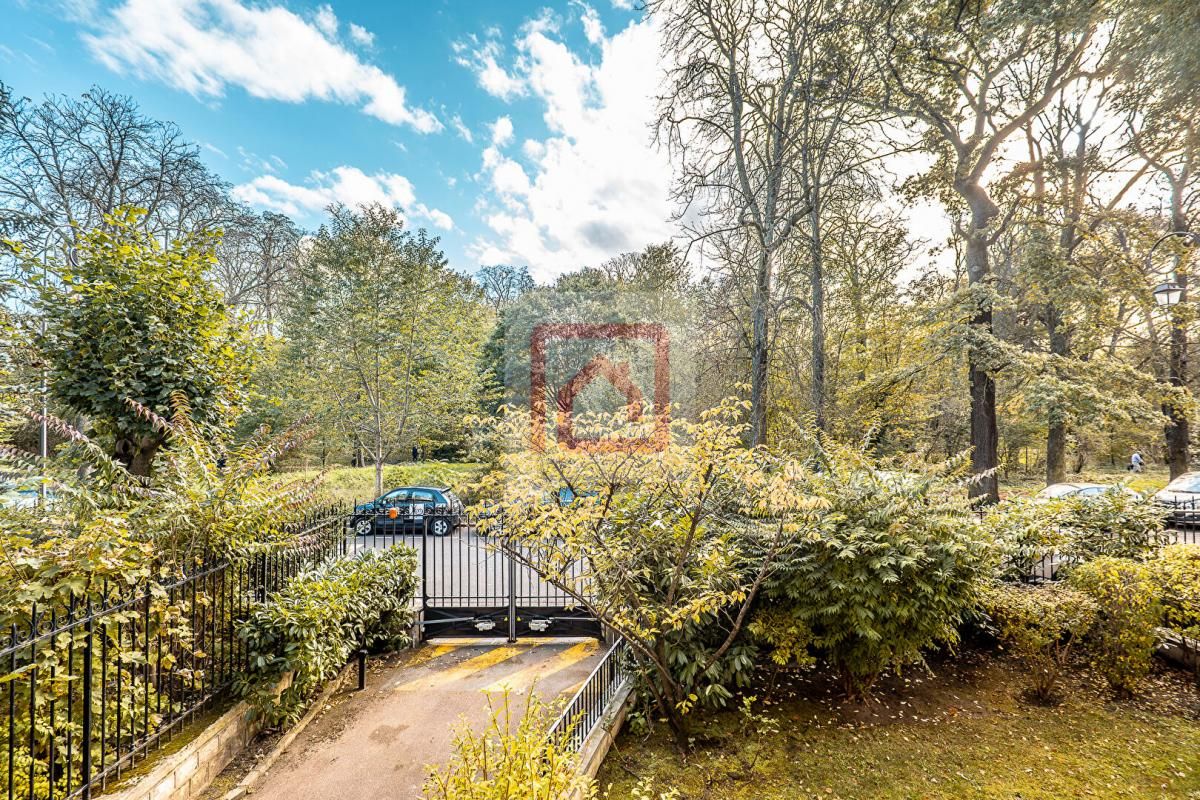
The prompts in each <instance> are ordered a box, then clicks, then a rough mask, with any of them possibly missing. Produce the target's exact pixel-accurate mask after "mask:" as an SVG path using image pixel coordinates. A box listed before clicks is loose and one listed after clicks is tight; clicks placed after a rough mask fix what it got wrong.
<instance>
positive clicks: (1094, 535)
mask: <svg viewBox="0 0 1200 800" xmlns="http://www.w3.org/2000/svg"><path fill="white" fill-rule="evenodd" d="M1064 512H1065V520H1064V525H1065V527H1066V529H1067V531H1068V534H1069V541H1068V544H1067V550H1066V553H1065V555H1066V556H1067V558H1068V559H1069V560H1071V561H1076V562H1078V561H1088V560H1090V559H1093V558H1100V557H1102V556H1111V557H1113V558H1131V559H1134V560H1142V559H1145V558H1149V557H1151V556H1152V555H1154V554H1155V553H1156V552H1158V550H1160V549H1161V548H1162V547H1164V546H1165V545H1167V544H1169V543H1170V541H1171V536H1170V534H1169V533H1167V531H1166V529H1165V525H1164V523H1165V520H1166V515H1165V512H1164V511H1163V507H1162V506H1160V505H1158V504H1157V503H1155V502H1154V501H1153V500H1151V499H1149V498H1144V497H1141V496H1139V495H1135V494H1129V493H1128V492H1122V491H1111V492H1105V493H1104V494H1101V495H1099V496H1096V497H1091V498H1072V499H1069V500H1067V501H1066V502H1065V503H1064Z"/></svg>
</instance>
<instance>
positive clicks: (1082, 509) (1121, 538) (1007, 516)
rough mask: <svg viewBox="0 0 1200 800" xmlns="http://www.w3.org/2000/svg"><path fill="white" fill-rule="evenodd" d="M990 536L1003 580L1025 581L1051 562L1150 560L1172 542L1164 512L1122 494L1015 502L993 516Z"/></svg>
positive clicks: (987, 520) (986, 524)
mask: <svg viewBox="0 0 1200 800" xmlns="http://www.w3.org/2000/svg"><path fill="white" fill-rule="evenodd" d="M983 528H984V530H985V531H986V532H987V534H988V535H989V536H990V537H992V538H993V539H995V540H996V541H997V542H998V543H999V544H1000V546H1001V550H1002V553H1003V556H1004V558H1003V561H1002V562H1001V576H1002V577H1004V578H1007V579H1011V580H1023V579H1026V578H1028V577H1029V576H1030V575H1032V574H1033V572H1034V570H1035V568H1036V567H1037V565H1038V564H1039V563H1040V562H1041V561H1042V560H1043V559H1045V558H1048V557H1050V556H1057V557H1058V560H1059V563H1060V564H1063V565H1067V568H1069V566H1070V565H1073V564H1079V563H1083V562H1085V561H1089V560H1091V559H1093V558H1099V557H1101V556H1112V557H1115V558H1131V559H1135V560H1142V559H1145V558H1149V557H1150V556H1152V555H1153V554H1154V553H1155V552H1157V551H1158V550H1159V549H1160V548H1161V547H1163V546H1164V545H1165V544H1167V543H1168V542H1169V541H1170V534H1169V533H1168V532H1167V531H1166V529H1165V517H1164V514H1163V510H1162V507H1161V506H1159V505H1157V504H1156V503H1154V502H1153V501H1152V500H1150V499H1147V498H1143V497H1141V496H1139V495H1136V494H1133V493H1131V492H1125V491H1121V490H1118V489H1114V490H1112V491H1107V492H1104V493H1102V494H1099V495H1092V496H1089V497H1072V498H1065V499H1046V498H1038V497H1033V498H1014V499H1010V500H1006V501H1004V502H1003V503H999V504H997V505H995V506H993V507H992V508H991V509H989V510H988V512H987V514H986V515H985V516H984V519H983Z"/></svg>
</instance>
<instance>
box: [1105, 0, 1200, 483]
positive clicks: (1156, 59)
mask: <svg viewBox="0 0 1200 800" xmlns="http://www.w3.org/2000/svg"><path fill="white" fill-rule="evenodd" d="M1198 29H1200V10H1198V9H1197V7H1196V4H1195V3H1189V2H1186V0H1140V2H1136V3H1134V7H1133V10H1132V13H1131V14H1129V15H1128V19H1127V20H1126V23H1125V27H1124V28H1123V29H1122V34H1123V35H1122V36H1121V37H1120V43H1121V45H1122V47H1123V55H1124V59H1123V63H1122V70H1121V76H1122V78H1123V91H1122V92H1121V100H1122V101H1123V105H1124V107H1125V110H1126V114H1127V120H1128V140H1129V147H1130V149H1131V150H1132V151H1133V152H1134V153H1136V154H1137V155H1138V156H1139V157H1140V158H1141V159H1142V160H1143V161H1144V163H1145V164H1146V165H1147V166H1148V167H1149V168H1150V169H1151V171H1152V174H1153V175H1154V176H1155V178H1156V183H1157V185H1158V188H1159V189H1160V190H1161V193H1162V194H1165V198H1164V200H1165V202H1164V203H1163V204H1162V205H1164V206H1165V207H1166V209H1167V216H1168V219H1167V232H1169V233H1173V234H1182V235H1180V236H1177V237H1175V238H1174V240H1173V242H1172V243H1173V244H1174V245H1177V246H1180V247H1179V248H1178V249H1176V250H1175V269H1174V280H1175V282H1176V283H1178V284H1179V285H1180V286H1181V287H1182V289H1183V294H1182V297H1181V301H1180V303H1179V304H1177V305H1176V306H1175V307H1174V308H1172V309H1170V312H1169V323H1170V337H1169V344H1168V353H1167V380H1168V382H1169V384H1170V385H1171V387H1172V388H1173V389H1175V393H1174V395H1172V396H1169V397H1168V400H1167V402H1165V403H1164V405H1163V413H1164V414H1165V415H1166V417H1167V424H1166V426H1165V428H1164V436H1165V443H1166V460H1167V465H1168V467H1169V468H1170V471H1171V477H1176V476H1178V475H1180V474H1182V473H1184V472H1186V471H1187V470H1188V465H1189V450H1190V446H1191V431H1190V424H1189V420H1188V409H1187V407H1186V405H1187V404H1186V403H1183V402H1181V397H1183V396H1190V388H1189V364H1188V322H1189V321H1190V316H1189V313H1188V312H1187V310H1186V305H1185V303H1186V301H1187V300H1188V289H1189V286H1188V282H1189V278H1190V275H1189V271H1188V269H1187V265H1188V250H1189V249H1190V248H1189V247H1187V246H1190V245H1192V244H1194V243H1195V238H1194V236H1195V233H1194V231H1195V218H1196V214H1197V210H1198V209H1200V197H1198V194H1200V192H1198V189H1200V123H1198V122H1197V119H1198V118H1200V99H1197V96H1196V85H1197V81H1200V57H1197V55H1196V31H1197V30H1198Z"/></svg>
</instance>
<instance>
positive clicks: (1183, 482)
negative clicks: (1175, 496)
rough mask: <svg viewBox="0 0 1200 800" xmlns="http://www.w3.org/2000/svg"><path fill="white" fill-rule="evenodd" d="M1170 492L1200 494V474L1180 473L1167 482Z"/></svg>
mask: <svg viewBox="0 0 1200 800" xmlns="http://www.w3.org/2000/svg"><path fill="white" fill-rule="evenodd" d="M1167 491H1168V492H1195V493H1198V494H1200V475H1180V476H1179V477H1178V478H1176V479H1175V480H1173V481H1171V482H1170V483H1168V484H1167Z"/></svg>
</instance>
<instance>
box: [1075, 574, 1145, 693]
mask: <svg viewBox="0 0 1200 800" xmlns="http://www.w3.org/2000/svg"><path fill="white" fill-rule="evenodd" d="M1069 583H1070V585H1071V586H1072V587H1073V588H1076V589H1078V590H1080V591H1082V592H1084V593H1085V594H1087V595H1088V596H1090V597H1091V598H1092V600H1094V601H1095V603H1096V605H1097V608H1098V613H1097V618H1096V624H1095V625H1094V626H1093V628H1092V634H1091V637H1090V642H1091V647H1092V664H1093V666H1094V667H1095V668H1096V670H1097V671H1098V672H1100V674H1102V675H1103V676H1104V678H1105V680H1107V681H1108V684H1109V686H1110V687H1112V689H1113V690H1114V691H1116V692H1118V693H1120V694H1131V693H1132V692H1134V691H1135V690H1136V689H1137V688H1138V686H1139V684H1140V683H1141V681H1142V680H1143V679H1144V678H1145V677H1146V675H1147V674H1149V672H1150V660H1151V658H1152V657H1153V655H1154V648H1155V645H1156V643H1157V636H1156V633H1155V628H1156V627H1157V626H1158V624H1159V622H1160V620H1161V619H1162V605H1161V603H1160V602H1159V598H1158V587H1157V586H1155V584H1154V579H1153V575H1152V573H1151V571H1150V569H1149V568H1148V567H1146V565H1144V564H1140V563H1138V562H1136V561H1132V560H1130V559H1125V558H1112V557H1108V556H1102V557H1100V558H1097V559H1094V560H1092V561H1089V562H1087V563H1085V564H1081V565H1079V566H1078V567H1076V568H1075V569H1073V570H1072V571H1071V574H1070V578H1069Z"/></svg>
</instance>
